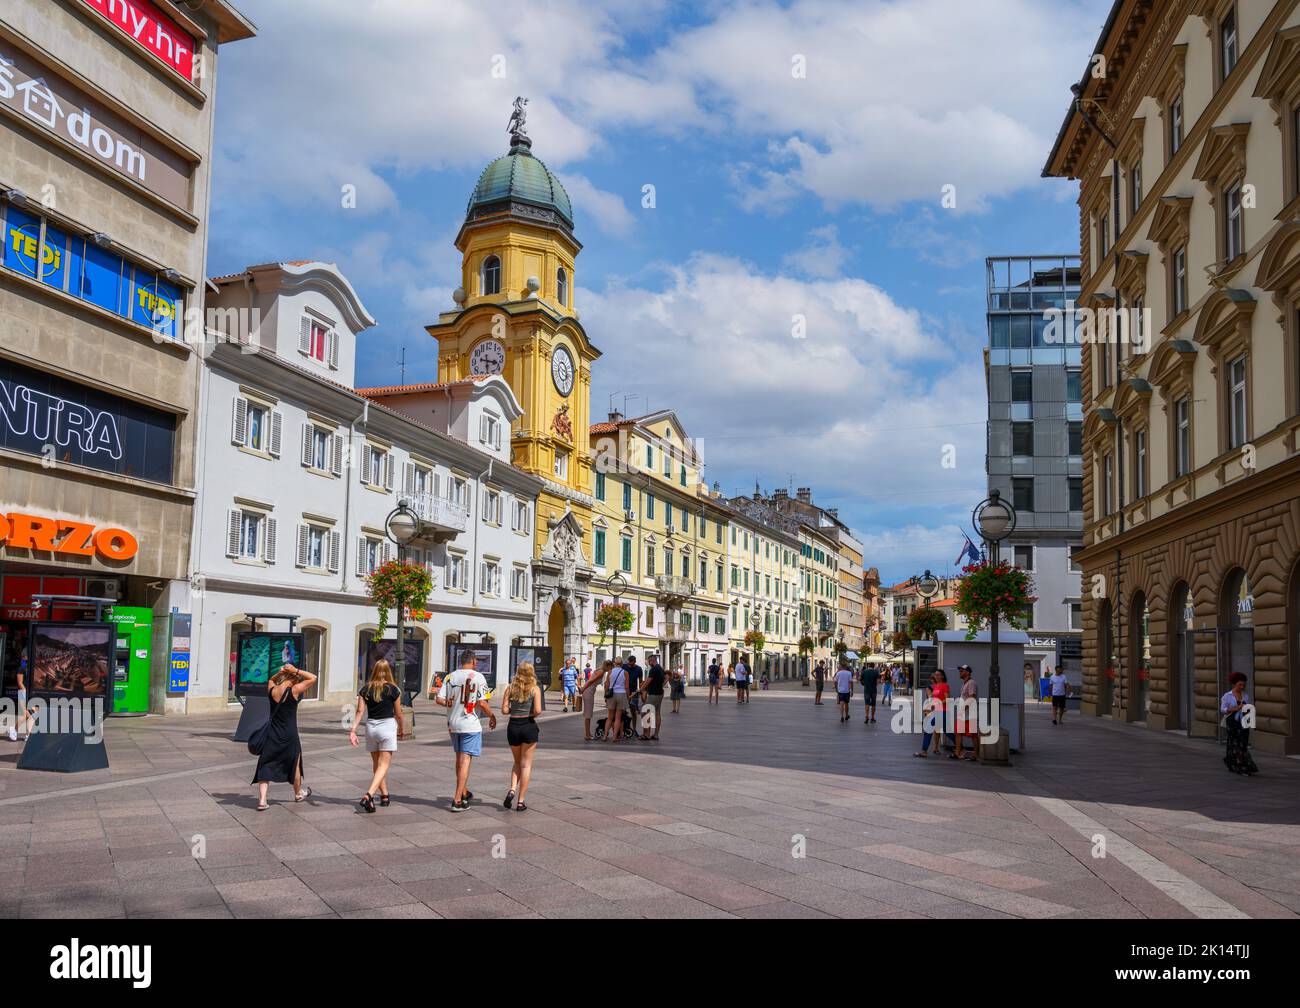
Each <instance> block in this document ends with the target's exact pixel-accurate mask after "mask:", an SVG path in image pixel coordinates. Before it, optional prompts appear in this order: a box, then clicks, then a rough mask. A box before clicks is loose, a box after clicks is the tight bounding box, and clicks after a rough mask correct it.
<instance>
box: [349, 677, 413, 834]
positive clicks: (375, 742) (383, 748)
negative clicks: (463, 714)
mask: <svg viewBox="0 0 1300 1008" xmlns="http://www.w3.org/2000/svg"><path fill="white" fill-rule="evenodd" d="M363 713H364V714H365V717H366V751H367V752H368V753H370V762H371V764H372V765H373V767H374V775H373V776H372V777H371V778H370V787H369V789H368V790H367V791H366V793H365V794H364V795H362V796H361V800H360V801H359V802H358V803H357V804H358V805H360V806H361V807H362V808H363V809H365V810H366V811H367V812H373V811H374V810H375V799H374V797H373V796H374V795H375V794H378V795H379V804H380V805H384V806H387V805H388V802H389V798H388V768H389V767H390V766H391V765H392V761H393V753H395V752H397V738H398V736H399V735H404V734H406V731H405V729H404V727H403V719H402V691H401V690H399V689H398V688H397V682H396V681H395V680H394V679H393V669H392V666H391V665H389V664H388V662H386V661H385V660H384V659H382V658H381V659H379V661H377V662H375V665H374V668H372V669H371V670H370V681H369V682H368V683H366V685H365V686H364V687H362V688H361V690H360V691H359V692H358V693H357V709H356V712H355V716H354V717H353V718H352V732H351V733H350V734H349V736H348V741H349V742H351V743H352V744H353V745H356V744H357V723H358V722H359V721H360V720H361V716H362V714H363Z"/></svg>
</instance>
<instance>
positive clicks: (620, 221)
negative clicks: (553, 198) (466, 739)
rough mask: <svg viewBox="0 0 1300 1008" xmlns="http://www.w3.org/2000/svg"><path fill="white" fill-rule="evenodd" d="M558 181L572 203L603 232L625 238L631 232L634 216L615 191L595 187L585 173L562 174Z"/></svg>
mask: <svg viewBox="0 0 1300 1008" xmlns="http://www.w3.org/2000/svg"><path fill="white" fill-rule="evenodd" d="M560 183H561V184H562V185H563V186H564V189H565V192H567V193H568V194H569V199H570V200H571V201H572V203H573V205H574V206H578V207H581V208H582V213H583V215H584V216H585V217H590V218H591V219H592V220H593V221H594V222H595V224H596V227H598V228H599V229H600V230H601V231H603V232H605V234H607V235H610V236H612V237H614V238H626V237H627V236H628V234H630V233H631V231H632V226H633V224H634V223H635V218H634V217H633V216H632V212H631V211H630V210H628V208H627V205H626V204H625V203H624V202H623V198H622V197H621V196H619V195H618V194H617V193H612V192H606V191H605V190H604V189H597V188H596V186H594V185H593V184H592V183H591V180H590V179H588V178H587V177H586V176H585V175H569V174H563V175H561V176H560Z"/></svg>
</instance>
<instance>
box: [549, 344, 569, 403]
mask: <svg viewBox="0 0 1300 1008" xmlns="http://www.w3.org/2000/svg"><path fill="white" fill-rule="evenodd" d="M551 380H552V381H554V382H555V387H556V389H558V390H559V393H560V395H562V396H567V395H568V394H569V393H570V392H572V391H573V358H572V357H570V356H569V351H568V349H567V348H565V347H562V346H557V347H556V348H555V352H554V353H552V354H551Z"/></svg>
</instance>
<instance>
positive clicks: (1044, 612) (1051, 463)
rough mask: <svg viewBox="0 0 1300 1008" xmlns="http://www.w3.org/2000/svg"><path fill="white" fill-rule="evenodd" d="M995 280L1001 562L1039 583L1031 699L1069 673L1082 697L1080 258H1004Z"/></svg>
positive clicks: (993, 453)
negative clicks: (1008, 522)
mask: <svg viewBox="0 0 1300 1008" xmlns="http://www.w3.org/2000/svg"><path fill="white" fill-rule="evenodd" d="M985 265H986V268H987V274H988V281H987V282H988V308H987V312H988V347H987V349H986V350H985V353H984V373H985V380H986V384H987V388H988V399H989V412H988V444H987V454H986V457H985V467H986V471H987V474H988V486H989V489H997V490H998V492H999V493H1001V494H1002V496H1003V497H1004V498H1006V499H1007V500H1009V501H1011V503H1012V504H1013V506H1014V507H1015V509H1016V516H1017V518H1016V527H1015V531H1014V533H1013V534H1012V535H1011V536H1010V537H1009V538H1007V539H1006V540H1004V541H1003V543H1002V547H1001V549H1002V556H1003V558H1004V559H1009V560H1013V561H1014V562H1015V564H1016V565H1017V566H1019V567H1022V568H1024V569H1025V570H1026V571H1029V572H1030V573H1031V575H1032V576H1033V581H1034V588H1035V602H1034V612H1033V618H1032V621H1031V624H1030V630H1029V646H1028V647H1026V649H1025V669H1024V679H1025V691H1026V694H1027V695H1036V694H1037V691H1038V680H1039V679H1040V678H1041V677H1042V676H1044V675H1048V674H1050V672H1049V669H1055V668H1062V669H1064V670H1065V672H1066V675H1067V676H1069V678H1070V680H1071V682H1072V684H1073V685H1074V687H1075V688H1074V690H1072V692H1074V693H1075V695H1078V693H1079V690H1080V687H1081V685H1082V674H1081V673H1082V668H1081V655H1082V640H1083V636H1082V631H1083V617H1082V606H1081V593H1080V576H1079V569H1078V568H1077V567H1076V566H1075V564H1074V563H1073V562H1072V559H1071V554H1072V553H1073V551H1074V550H1075V549H1077V548H1078V547H1079V546H1080V545H1081V544H1082V541H1083V407H1082V405H1081V399H1082V395H1081V393H1082V388H1081V379H1080V376H1081V373H1082V372H1081V356H1080V346H1079V343H1078V342H1077V339H1076V337H1075V332H1076V326H1075V324H1074V320H1073V316H1072V314H1071V312H1070V309H1072V308H1073V305H1074V301H1075V299H1076V298H1077V297H1078V294H1079V257H1078V256H1075V255H1053V256H1002V257H995V258H989V259H986V260H985Z"/></svg>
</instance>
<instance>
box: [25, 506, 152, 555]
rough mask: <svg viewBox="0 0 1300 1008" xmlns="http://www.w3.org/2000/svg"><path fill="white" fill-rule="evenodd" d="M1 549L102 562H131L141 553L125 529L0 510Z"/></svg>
mask: <svg viewBox="0 0 1300 1008" xmlns="http://www.w3.org/2000/svg"><path fill="white" fill-rule="evenodd" d="M0 547H3V548H4V550H5V551H6V552H8V551H10V550H15V549H17V550H30V551H32V552H34V553H54V554H58V555H60V556H88V557H99V559H101V560H116V561H119V562H120V561H123V560H130V559H132V558H134V557H135V555H136V554H137V553H139V552H140V543H139V542H138V541H137V540H136V538H135V536H133V535H132V534H131V533H130V532H128V531H127V530H126V529H120V528H100V527H97V526H96V525H94V524H92V523H90V522H79V521H71V520H69V519H67V518H48V517H46V516H45V515H32V514H24V513H23V512H21V511H10V512H9V513H8V514H6V513H4V512H2V511H0Z"/></svg>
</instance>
